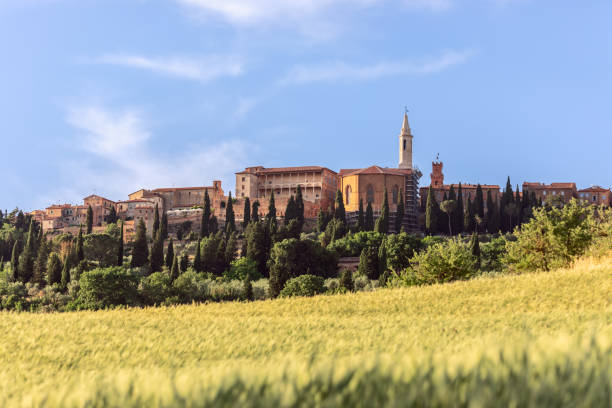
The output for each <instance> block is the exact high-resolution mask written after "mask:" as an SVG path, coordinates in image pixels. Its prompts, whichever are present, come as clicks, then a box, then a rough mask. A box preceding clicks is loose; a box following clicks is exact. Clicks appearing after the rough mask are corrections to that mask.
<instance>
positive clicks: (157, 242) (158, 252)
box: [149, 228, 164, 272]
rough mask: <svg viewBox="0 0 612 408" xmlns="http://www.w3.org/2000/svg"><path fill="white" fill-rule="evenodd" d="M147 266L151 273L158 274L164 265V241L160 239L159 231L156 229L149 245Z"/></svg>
mask: <svg viewBox="0 0 612 408" xmlns="http://www.w3.org/2000/svg"><path fill="white" fill-rule="evenodd" d="M149 265H150V266H151V272H159V271H161V270H162V266H163V265H164V240H163V239H162V237H161V231H160V229H159V228H158V229H157V233H156V234H155V239H153V245H151V254H150V256H149Z"/></svg>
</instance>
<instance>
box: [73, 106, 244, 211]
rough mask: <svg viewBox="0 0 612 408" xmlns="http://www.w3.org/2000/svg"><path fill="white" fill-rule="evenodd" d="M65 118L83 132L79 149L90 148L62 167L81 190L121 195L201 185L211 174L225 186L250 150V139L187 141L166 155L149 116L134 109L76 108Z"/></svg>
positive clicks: (74, 185) (82, 191) (114, 196)
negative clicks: (196, 144) (158, 150)
mask: <svg viewBox="0 0 612 408" xmlns="http://www.w3.org/2000/svg"><path fill="white" fill-rule="evenodd" d="M66 120H67V122H68V123H69V124H70V125H72V126H73V127H74V128H75V129H77V130H78V132H79V135H78V140H79V141H80V144H79V145H78V148H79V149H80V150H81V151H82V152H86V153H89V154H88V155H81V158H80V159H78V160H74V161H71V162H67V163H66V167H65V169H64V171H65V172H66V173H67V174H70V175H71V176H70V177H71V180H70V181H71V184H72V185H73V187H72V190H73V191H76V192H80V194H88V193H91V192H92V191H94V190H95V191H98V192H99V193H104V194H108V195H110V197H111V198H115V199H120V198H122V197H125V196H126V195H127V194H128V193H130V192H132V191H134V190H137V189H138V188H151V187H163V186H174V185H176V186H180V185H203V184H205V183H210V182H211V180H212V179H220V180H222V181H223V182H224V184H225V189H226V190H227V189H228V187H229V186H231V185H232V184H233V178H232V177H231V175H233V173H234V172H235V171H236V169H238V168H239V167H240V165H241V164H243V163H244V161H245V158H246V152H247V150H249V146H248V143H246V142H244V141H237V140H234V141H224V142H219V143H217V144H212V145H211V144H205V145H203V146H202V147H200V148H193V147H192V146H186V149H187V151H185V152H183V153H178V154H175V156H174V157H172V158H169V157H163V156H162V155H159V154H155V153H154V152H153V151H152V149H151V146H150V142H151V138H152V133H151V131H150V130H149V129H148V127H147V124H146V116H145V115H144V114H143V113H142V112H140V111H139V110H136V109H122V110H116V111H113V110H109V109H106V108H103V107H99V106H89V107H78V108H73V109H70V110H69V112H68V115H67V118H66ZM71 196H72V195H71Z"/></svg>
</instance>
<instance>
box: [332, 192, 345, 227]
mask: <svg viewBox="0 0 612 408" xmlns="http://www.w3.org/2000/svg"><path fill="white" fill-rule="evenodd" d="M334 218H335V219H337V220H340V221H342V222H343V223H344V224H345V225H346V210H345V209H344V200H343V199H342V191H340V190H338V191H336V206H335V211H334Z"/></svg>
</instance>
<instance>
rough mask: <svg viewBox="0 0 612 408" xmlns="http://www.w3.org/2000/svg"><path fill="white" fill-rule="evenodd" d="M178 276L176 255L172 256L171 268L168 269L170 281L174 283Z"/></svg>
mask: <svg viewBox="0 0 612 408" xmlns="http://www.w3.org/2000/svg"><path fill="white" fill-rule="evenodd" d="M179 275H180V272H179V264H178V259H177V258H176V255H174V258H172V268H170V281H171V282H174V281H175V280H176V278H178V277H179Z"/></svg>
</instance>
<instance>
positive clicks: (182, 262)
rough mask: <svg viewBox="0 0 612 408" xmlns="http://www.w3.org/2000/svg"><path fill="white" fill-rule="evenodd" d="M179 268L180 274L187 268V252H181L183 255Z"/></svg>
mask: <svg viewBox="0 0 612 408" xmlns="http://www.w3.org/2000/svg"><path fill="white" fill-rule="evenodd" d="M179 267H180V269H181V272H185V271H187V269H188V268H189V256H188V255H187V252H183V255H181V261H180V263H179Z"/></svg>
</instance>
